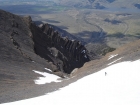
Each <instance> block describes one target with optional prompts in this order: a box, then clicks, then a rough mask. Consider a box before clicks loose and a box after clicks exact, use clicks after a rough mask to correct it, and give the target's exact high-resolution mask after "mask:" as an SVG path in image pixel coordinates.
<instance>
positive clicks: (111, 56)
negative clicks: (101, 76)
mask: <svg viewBox="0 0 140 105" xmlns="http://www.w3.org/2000/svg"><path fill="white" fill-rule="evenodd" d="M116 56H118V54H115V55H110V56H109V58H108V60H110V59H112V58H114V57H116Z"/></svg>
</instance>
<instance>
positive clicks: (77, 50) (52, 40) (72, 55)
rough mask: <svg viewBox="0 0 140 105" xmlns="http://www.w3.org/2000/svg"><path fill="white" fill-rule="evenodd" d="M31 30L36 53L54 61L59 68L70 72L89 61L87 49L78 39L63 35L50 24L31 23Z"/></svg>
mask: <svg viewBox="0 0 140 105" xmlns="http://www.w3.org/2000/svg"><path fill="white" fill-rule="evenodd" d="M30 28H31V32H32V35H33V41H34V51H35V53H36V54H38V55H39V56H41V57H42V58H45V59H46V60H48V61H49V62H53V64H54V65H56V66H57V68H58V70H60V71H63V72H65V73H70V72H71V71H72V70H73V69H74V68H79V67H81V66H83V64H84V63H85V62H87V61H89V60H90V59H89V57H88V54H87V50H86V48H85V47H84V45H82V44H81V43H80V41H78V40H70V39H69V38H67V37H62V36H61V35H60V34H59V33H58V32H57V31H55V30H54V29H53V28H52V27H51V26H49V25H48V24H42V26H41V27H38V26H36V25H35V24H34V23H31V26H30Z"/></svg>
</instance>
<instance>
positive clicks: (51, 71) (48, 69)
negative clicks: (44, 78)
mask: <svg viewBox="0 0 140 105" xmlns="http://www.w3.org/2000/svg"><path fill="white" fill-rule="evenodd" d="M44 69H45V70H48V71H49V72H52V70H51V69H48V68H44Z"/></svg>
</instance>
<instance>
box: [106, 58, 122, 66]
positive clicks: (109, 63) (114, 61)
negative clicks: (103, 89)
mask: <svg viewBox="0 0 140 105" xmlns="http://www.w3.org/2000/svg"><path fill="white" fill-rule="evenodd" d="M122 58H123V57H121V58H119V59H117V60H115V61H113V62H111V63H109V64H108V65H111V64H113V63H115V62H117V61H119V60H121V59H122Z"/></svg>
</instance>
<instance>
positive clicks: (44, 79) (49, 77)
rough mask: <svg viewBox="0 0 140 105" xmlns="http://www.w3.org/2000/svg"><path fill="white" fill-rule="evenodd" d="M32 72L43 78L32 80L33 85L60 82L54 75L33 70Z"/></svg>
mask: <svg viewBox="0 0 140 105" xmlns="http://www.w3.org/2000/svg"><path fill="white" fill-rule="evenodd" d="M33 71H34V72H35V73H37V74H40V75H42V76H44V77H38V79H37V80H34V82H35V84H38V85H43V84H46V83H51V82H61V80H58V79H60V77H59V76H56V75H54V74H49V73H46V72H40V71H36V70H33Z"/></svg>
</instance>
